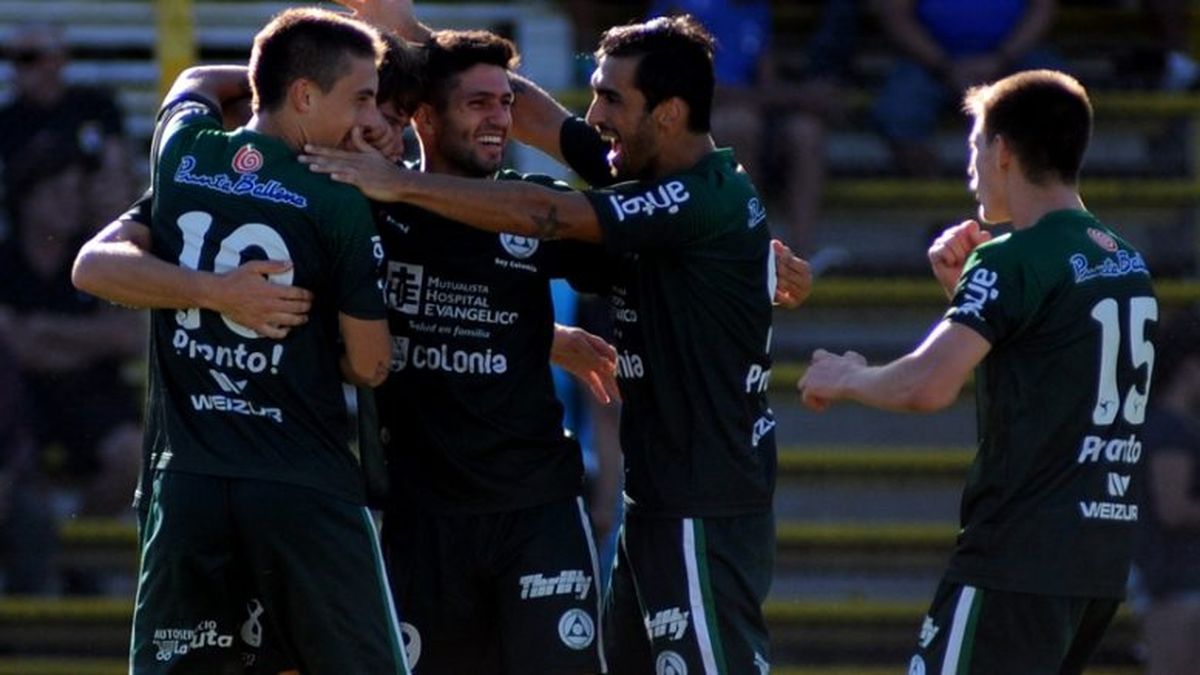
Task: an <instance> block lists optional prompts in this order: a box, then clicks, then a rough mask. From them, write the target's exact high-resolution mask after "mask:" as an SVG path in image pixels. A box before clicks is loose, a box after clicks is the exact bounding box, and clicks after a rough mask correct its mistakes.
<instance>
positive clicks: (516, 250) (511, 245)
mask: <svg viewBox="0 0 1200 675" xmlns="http://www.w3.org/2000/svg"><path fill="white" fill-rule="evenodd" d="M540 243H541V242H539V241H538V240H537V239H534V238H533V237H522V236H518V235H515V234H508V233H505V234H501V235H500V245H501V246H503V247H504V250H505V251H507V252H508V254H509V255H511V256H512V257H514V258H520V259H522V260H524V259H525V258H528V257H530V256H532V255H533V254H534V253H537V250H538V245H539V244H540Z"/></svg>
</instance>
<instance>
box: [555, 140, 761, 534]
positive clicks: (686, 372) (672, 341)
mask: <svg viewBox="0 0 1200 675" xmlns="http://www.w3.org/2000/svg"><path fill="white" fill-rule="evenodd" d="M573 164H574V163H573ZM587 195H588V199H589V200H590V201H591V203H592V206H593V207H594V208H595V210H596V213H597V215H598V217H599V220H600V224H601V226H602V228H603V230H604V243H605V246H606V247H607V248H608V249H609V250H610V251H612V252H614V253H615V254H616V255H618V256H619V260H618V262H617V269H618V276H617V279H616V281H615V282H614V284H613V288H612V292H611V296H610V299H611V303H612V307H611V309H612V317H613V326H614V335H615V337H616V342H617V349H618V352H619V355H618V369H617V377H618V382H619V384H620V387H621V396H622V398H623V400H624V407H623V410H622V416H621V446H622V448H623V450H624V454H625V467H626V483H625V492H626V500H627V503H628V508H629V509H630V512H631V513H637V514H640V515H647V516H667V517H709V516H730V515H740V514H751V513H762V512H765V511H768V510H770V508H771V498H772V494H773V492H774V485H775V464H776V451H775V434H774V427H775V419H774V415H773V413H772V412H771V410H770V408H769V406H768V404H767V397H766V390H767V383H768V378H769V377H770V369H771V358H770V354H769V342H770V335H771V311H772V297H773V295H774V280H775V271H774V269H773V268H774V257H773V255H772V252H771V241H770V240H771V235H770V232H769V231H768V227H767V223H766V220H767V218H766V212H765V210H764V208H763V205H762V202H761V201H760V200H759V197H758V194H757V193H756V192H755V189H754V186H753V185H752V184H751V183H750V179H749V178H748V177H747V175H746V173H745V172H744V171H741V170H740V169H739V167H738V165H737V163H736V162H735V161H734V158H733V154H732V152H730V151H729V150H717V151H714V152H712V153H711V154H709V155H707V156H706V157H705V158H704V159H702V160H701V161H700V162H699V163H697V164H696V165H695V166H694V167H692V168H691V169H689V170H687V171H684V172H681V173H678V174H675V175H672V176H668V177H666V178H662V179H660V180H656V181H639V182H632V183H622V184H618V185H615V186H613V187H611V188H606V189H601V190H595V191H592V192H588V193H587Z"/></svg>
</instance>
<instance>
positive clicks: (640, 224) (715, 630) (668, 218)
mask: <svg viewBox="0 0 1200 675" xmlns="http://www.w3.org/2000/svg"><path fill="white" fill-rule="evenodd" d="M712 48H713V46H712V41H711V38H710V37H709V35H708V34H707V32H706V31H704V29H703V27H701V26H700V25H699V24H697V23H695V21H694V20H692V19H690V18H689V17H681V18H672V19H656V20H653V21H650V22H646V23H642V24H635V25H630V26H623V27H620V28H614V29H612V30H610V31H608V32H607V33H606V35H605V37H604V39H603V41H602V42H601V45H600V50H599V57H600V65H599V67H598V69H597V71H596V73H595V74H594V75H593V79H592V84H593V88H594V89H595V98H594V100H593V103H592V106H591V108H590V109H589V111H588V121H589V122H590V123H591V124H593V125H594V126H596V127H598V128H599V130H600V132H601V133H603V134H604V135H605V137H606V138H607V139H608V140H609V141H610V150H609V152H608V158H609V160H610V162H611V165H612V169H613V170H615V171H616V172H617V176H618V177H619V178H625V179H630V180H629V181H628V182H625V183H621V184H619V185H617V186H614V187H613V188H611V189H602V190H594V191H589V192H584V193H579V192H561V191H556V190H552V189H549V188H546V187H543V186H540V185H535V184H531V183H527V182H517V181H479V180H471V179H467V178H462V177H458V176H446V175H433V174H420V173H417V172H405V171H403V170H400V169H397V168H395V167H394V166H392V165H391V164H390V163H388V162H387V161H386V160H384V159H383V158H381V157H379V156H378V154H374V155H372V154H368V153H362V154H353V153H347V152H343V151H336V150H330V149H316V148H310V149H309V151H308V152H307V153H306V155H307V157H306V158H305V159H306V161H308V162H310V165H311V166H312V168H313V169H314V170H316V171H320V172H325V173H329V174H331V175H333V176H334V178H335V179H336V180H341V181H344V182H350V183H353V184H355V185H358V186H359V187H360V188H362V189H363V191H364V192H365V193H366V194H367V195H368V196H370V197H372V198H375V199H378V200H381V201H403V202H409V203H411V204H413V205H415V206H418V207H421V208H424V209H427V210H430V211H433V212H435V213H438V214H440V215H442V216H444V217H446V218H448V219H450V220H454V221H459V222H462V223H466V224H470V225H472V226H474V227H478V228H480V229H484V230H490V231H493V232H508V233H511V234H514V235H519V236H520V237H534V238H538V239H578V240H583V241H591V242H602V243H603V244H604V245H605V247H606V248H607V249H608V251H609V252H610V253H611V254H612V255H613V256H614V260H613V261H612V262H611V268H610V273H612V274H613V275H614V277H613V278H614V281H613V283H612V285H611V287H610V288H609V291H610V297H611V302H612V308H613V316H614V319H615V322H616V331H615V332H616V337H617V347H618V350H619V357H618V359H619V360H618V369H617V375H618V381H619V383H620V388H621V394H622V398H623V400H624V402H625V406H624V409H623V411H622V430H621V437H622V446H623V450H624V453H625V461H626V500H627V515H626V522H625V525H624V530H623V533H622V537H621V544H620V549H619V553H618V562H617V566H616V569H615V570H614V572H613V582H612V583H613V586H612V590H611V593H610V596H609V598H608V600H607V603H606V604H607V608H608V611H607V612H606V618H605V635H604V638H605V642H606V650H605V651H606V655H607V656H608V658H609V668H610V671H611V672H616V673H645V672H653V671H654V670H655V669H657V671H658V672H685V671H691V672H708V673H717V672H727V671H728V672H745V671H747V670H750V669H752V668H758V669H760V670H761V669H762V668H766V667H768V665H767V663H768V659H769V651H768V644H767V642H768V641H767V631H766V626H765V624H764V622H763V616H762V609H761V607H762V602H763V600H764V599H765V597H766V594H767V591H768V589H769V587H770V581H771V571H772V569H771V568H772V563H773V550H774V523H773V517H772V511H771V497H772V493H773V490H774V480H775V464H776V453H775V438H774V432H773V430H774V426H775V421H774V417H773V414H772V412H771V410H770V409H769V407H768V405H767V401H766V395H765V391H766V389H767V382H768V378H769V370H770V356H769V352H768V343H769V338H770V326H771V311H772V297H773V292H772V291H773V285H774V279H775V274H774V272H773V270H772V269H771V266H772V246H771V242H770V233H769V231H768V227H767V225H766V212H765V210H764V208H763V206H762V203H761V201H760V200H759V198H758V195H757V192H756V191H755V189H754V187H753V185H752V184H751V182H750V180H749V178H748V177H747V176H746V174H745V173H744V172H743V171H740V170H739V168H738V165H737V163H736V161H734V158H733V156H732V153H730V152H729V151H728V150H718V149H716V147H715V145H714V143H713V141H712V138H711V136H710V135H709V133H708V129H709V119H708V118H709V112H710V110H711V105H712V93H713V67H712ZM559 121H560V122H561V121H562V120H559ZM557 129H558V127H557V126H556V127H555V128H554V131H555V132H556V131H557ZM479 142H481V143H484V144H486V143H487V139H486V138H480V139H479ZM484 149H485V148H481V151H482V150H484ZM568 159H571V158H570V157H568ZM591 159H592V158H590V157H589V158H586V160H588V161H590V160H591ZM539 245H540V246H544V245H546V242H542V243H541V244H539Z"/></svg>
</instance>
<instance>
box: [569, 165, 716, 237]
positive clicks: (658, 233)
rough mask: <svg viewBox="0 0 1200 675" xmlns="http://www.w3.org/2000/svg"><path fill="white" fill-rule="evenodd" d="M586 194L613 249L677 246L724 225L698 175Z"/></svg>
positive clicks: (714, 201) (711, 196) (714, 200)
mask: <svg viewBox="0 0 1200 675" xmlns="http://www.w3.org/2000/svg"><path fill="white" fill-rule="evenodd" d="M584 194H585V195H587V198H588V200H589V201H590V202H591V204H592V208H593V209H595V211H596V217H597V219H598V220H599V221H600V228H601V229H602V230H603V231H604V244H605V246H607V247H608V248H609V250H611V251H614V252H635V251H645V250H655V249H665V248H678V247H681V246H687V245H689V244H692V243H695V242H697V241H700V240H702V239H706V238H708V237H710V236H712V235H714V234H717V233H718V232H719V230H720V229H721V228H722V215H723V214H722V213H721V209H720V206H719V204H717V198H716V196H715V195H714V191H713V189H712V187H711V186H709V185H708V184H706V182H705V181H704V180H703V179H702V178H701V177H700V176H697V175H684V176H670V177H667V178H664V179H662V180H659V181H653V182H651V181H636V182H631V183H621V184H618V185H614V186H613V187H611V188H605V189H601V190H593V191H589V192H586V193H584Z"/></svg>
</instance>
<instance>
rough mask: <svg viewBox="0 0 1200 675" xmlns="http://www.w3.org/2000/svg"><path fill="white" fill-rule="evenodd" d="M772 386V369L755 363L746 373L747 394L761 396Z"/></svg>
mask: <svg viewBox="0 0 1200 675" xmlns="http://www.w3.org/2000/svg"><path fill="white" fill-rule="evenodd" d="M769 386H771V369H770V368H763V367H762V366H760V365H759V364H757V363H755V364H753V365H751V366H750V370H749V372H747V373H746V393H747V394H761V393H763V392H764V391H766V390H767V387H769Z"/></svg>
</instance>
